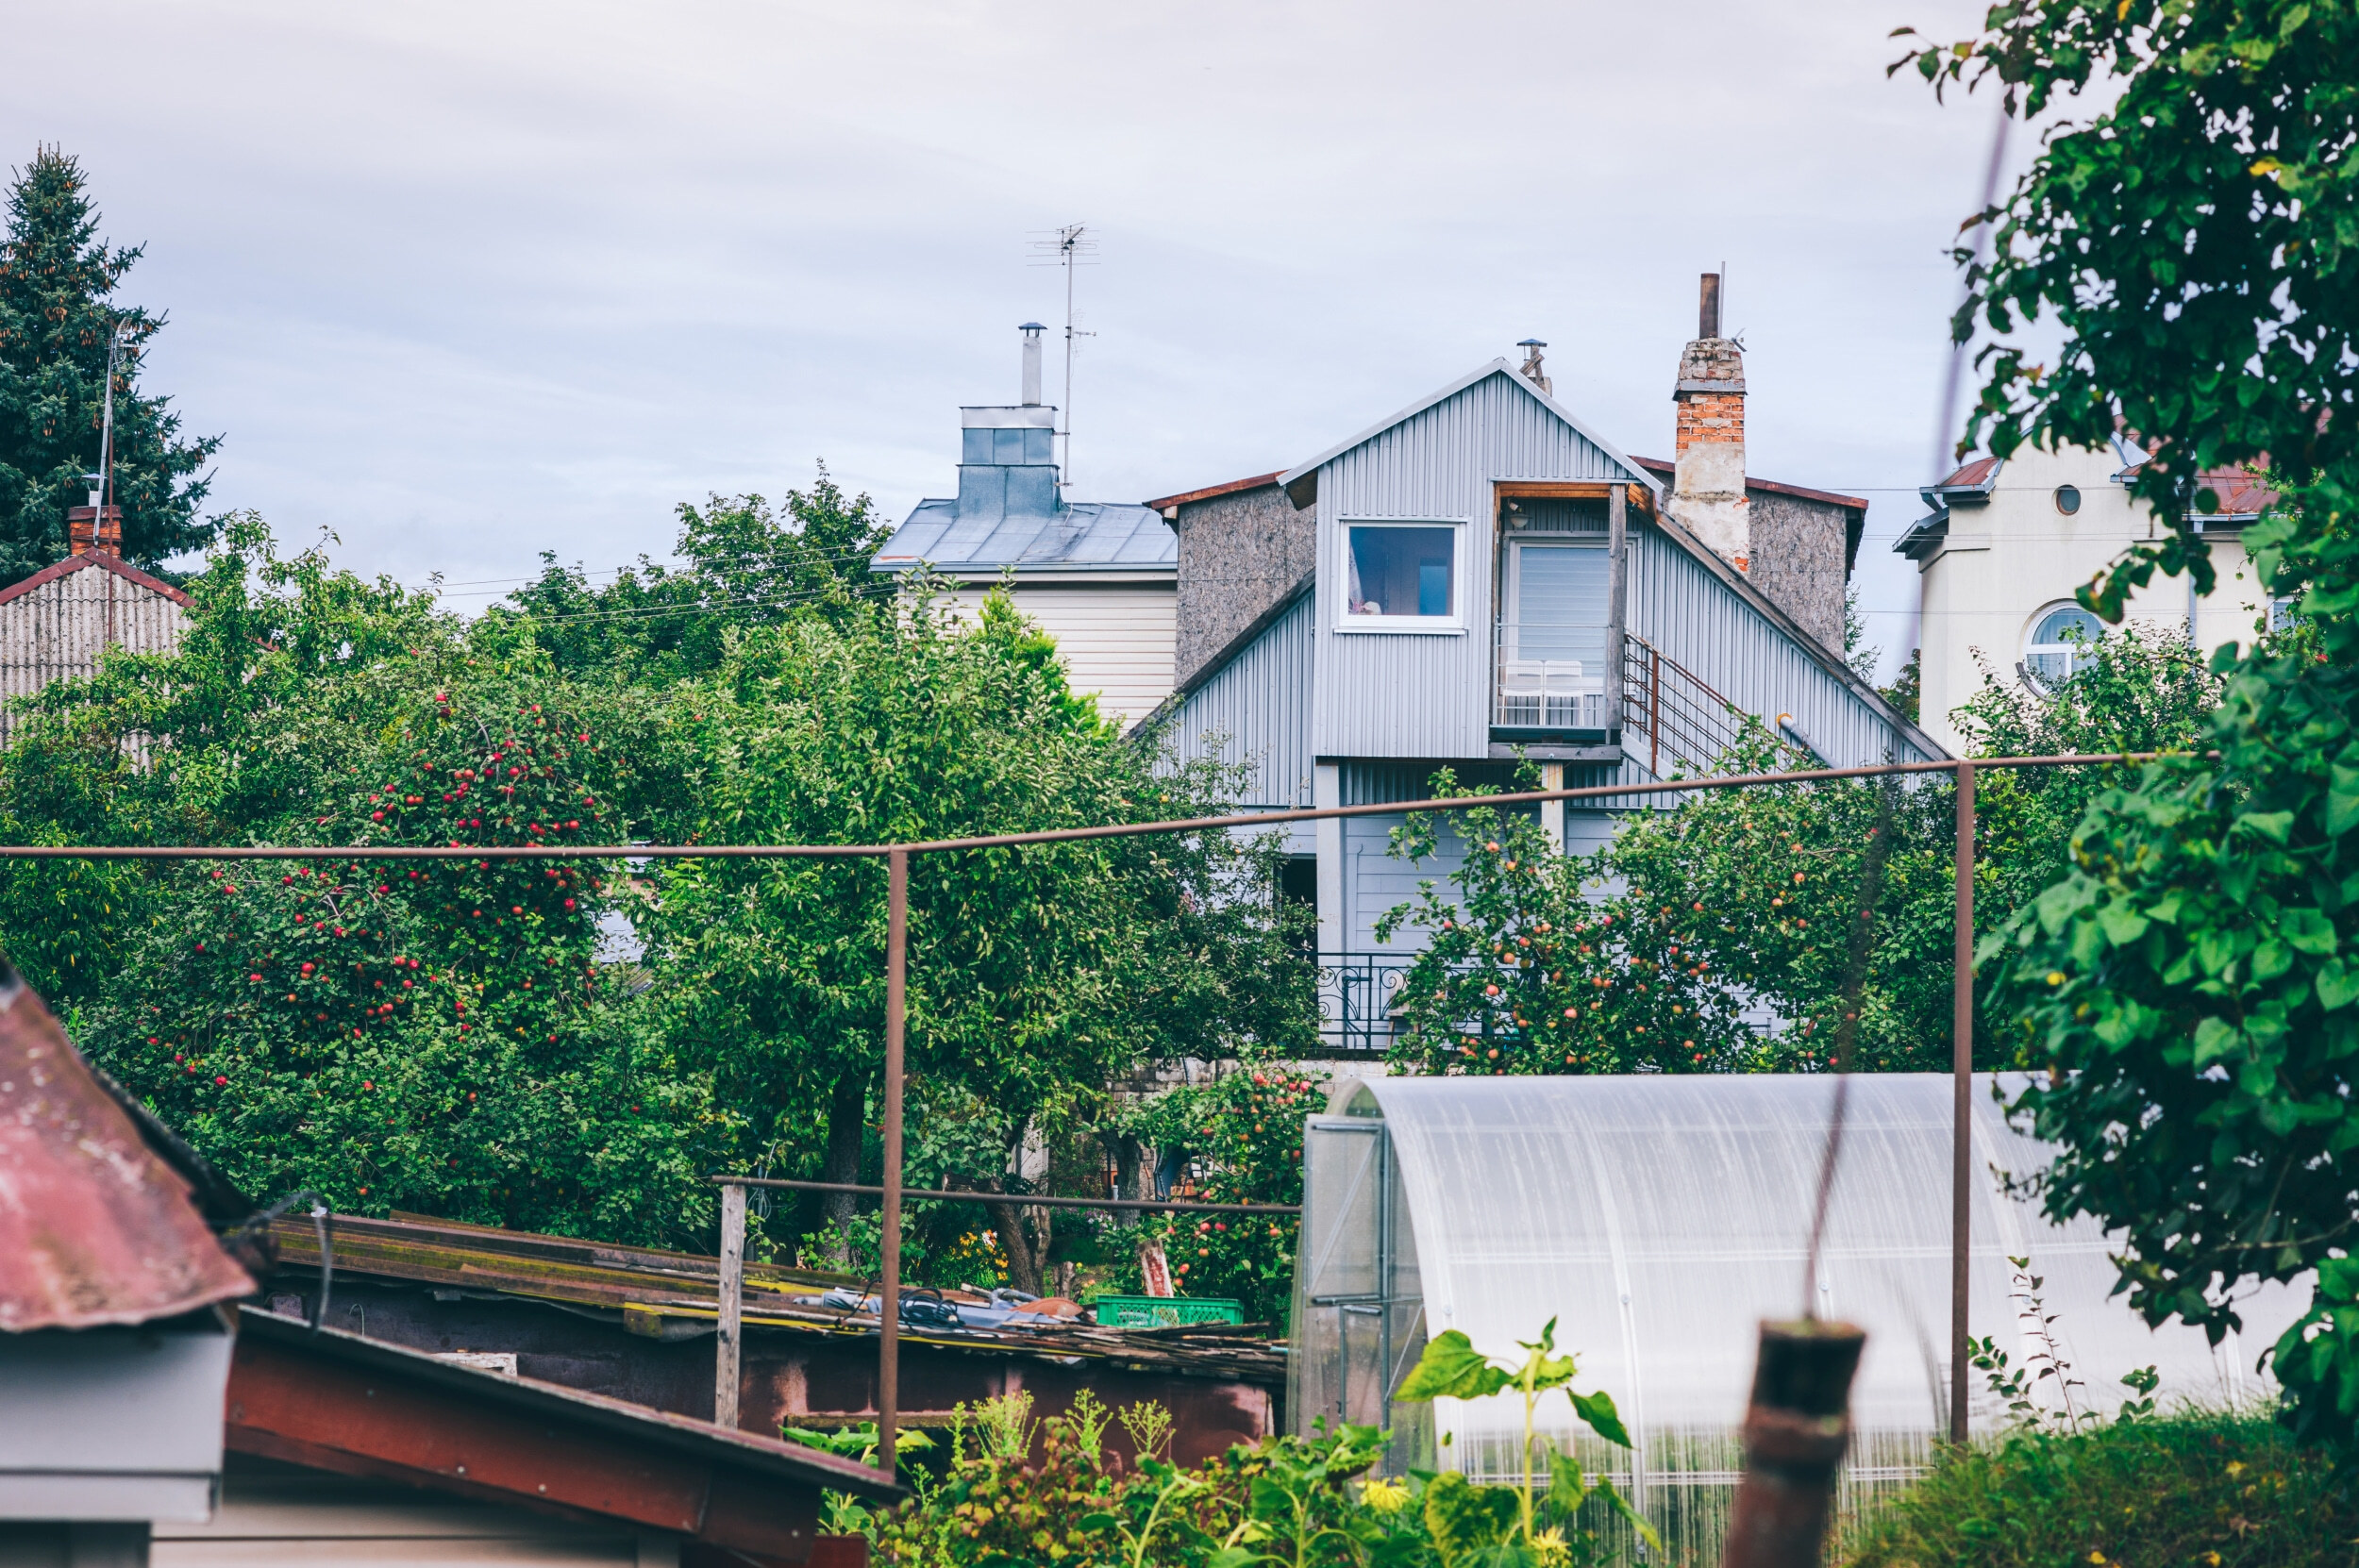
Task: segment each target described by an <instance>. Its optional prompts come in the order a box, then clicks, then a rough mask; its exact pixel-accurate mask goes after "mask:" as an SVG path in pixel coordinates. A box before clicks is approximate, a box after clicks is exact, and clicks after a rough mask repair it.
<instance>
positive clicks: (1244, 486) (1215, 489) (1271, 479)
mask: <svg viewBox="0 0 2359 1568" xmlns="http://www.w3.org/2000/svg"><path fill="white" fill-rule="evenodd" d="M1276 483H1278V473H1277V471H1275V470H1273V471H1272V472H1270V473H1267V474H1256V475H1252V476H1251V477H1249V478H1244V479H1231V480H1230V481H1229V482H1228V483H1226V484H1218V485H1206V486H1205V487H1204V488H1203V489H1201V490H1183V491H1181V492H1180V493H1179V494H1177V495H1159V496H1157V497H1156V498H1155V499H1154V500H1152V501H1149V502H1147V503H1146V505H1147V506H1148V507H1150V508H1151V509H1154V510H1156V511H1163V510H1165V509H1168V508H1172V507H1184V506H1186V505H1187V504H1188V503H1190V502H1191V501H1210V500H1213V499H1214V498H1215V497H1217V496H1222V495H1234V494H1236V493H1237V492H1240V491H1246V490H1260V489H1261V488H1263V486H1264V485H1274V484H1276Z"/></svg>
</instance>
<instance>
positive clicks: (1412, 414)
mask: <svg viewBox="0 0 2359 1568" xmlns="http://www.w3.org/2000/svg"><path fill="white" fill-rule="evenodd" d="M1492 375H1504V376H1506V377H1507V378H1508V380H1510V381H1512V382H1513V383H1514V384H1515V385H1516V386H1518V387H1520V388H1522V389H1523V391H1524V392H1526V393H1528V394H1529V395H1530V396H1531V398H1532V399H1533V400H1534V401H1536V402H1538V403H1539V404H1540V406H1541V407H1542V408H1544V409H1548V412H1550V413H1552V414H1554V415H1555V416H1556V417H1557V418H1559V419H1561V420H1563V421H1564V423H1565V424H1566V425H1571V426H1572V427H1573V428H1574V429H1575V430H1577V431H1579V432H1580V433H1581V437H1582V439H1583V440H1585V441H1587V442H1589V444H1590V445H1592V446H1595V447H1596V448H1597V449H1598V451H1600V452H1602V453H1604V454H1605V455H1606V456H1607V457H1609V458H1611V459H1614V461H1615V462H1616V463H1619V464H1620V465H1621V467H1622V471H1623V472H1624V473H1625V474H1628V475H1630V476H1631V478H1632V479H1634V480H1636V481H1637V482H1638V483H1640V484H1642V485H1644V486H1646V487H1647V488H1648V490H1650V491H1660V490H1661V489H1662V488H1663V487H1662V486H1660V485H1658V484H1657V483H1656V482H1655V481H1654V479H1653V478H1652V476H1650V475H1648V473H1647V472H1646V471H1645V470H1644V469H1643V468H1641V467H1640V466H1639V465H1638V463H1637V462H1636V461H1635V460H1634V459H1631V457H1630V455H1629V454H1628V453H1626V452H1624V451H1623V450H1622V449H1621V448H1620V447H1618V446H1616V445H1614V443H1613V442H1610V441H1608V440H1606V439H1605V438H1604V437H1603V436H1601V435H1599V434H1598V432H1597V431H1595V430H1593V429H1591V428H1590V427H1589V426H1588V425H1585V424H1583V423H1582V422H1581V420H1579V419H1576V418H1575V417H1574V416H1573V414H1572V412H1571V410H1569V409H1566V408H1565V407H1564V405H1563V404H1561V403H1559V402H1557V401H1556V400H1555V399H1554V398H1552V397H1549V396H1548V394H1547V393H1545V392H1542V391H1541V390H1540V389H1539V388H1537V387H1535V386H1533V385H1532V384H1531V381H1530V380H1528V379H1527V378H1525V377H1524V376H1523V375H1519V374H1517V372H1516V370H1515V367H1514V365H1511V364H1509V363H1508V362H1507V361H1506V360H1505V359H1493V360H1492V361H1491V362H1490V363H1488V364H1484V365H1478V366H1476V367H1475V368H1474V369H1473V370H1470V371H1468V372H1467V373H1466V374H1465V375H1462V376H1460V377H1459V378H1458V379H1457V380H1455V381H1452V382H1450V383H1449V384H1448V385H1447V386H1446V387H1440V388H1437V389H1435V390H1434V391H1432V392H1428V393H1427V394H1426V395H1425V396H1423V397H1421V398H1419V399H1417V400H1416V401H1415V402H1414V403H1412V404H1410V405H1409V406H1408V407H1407V408H1405V409H1401V410H1399V411H1398V412H1397V413H1395V414H1392V415H1389V416H1388V417H1386V418H1383V419H1380V420H1378V421H1377V422H1376V423H1375V424H1374V425H1369V426H1368V427H1367V428H1366V429H1364V430H1363V431H1361V432H1360V433H1359V434H1358V435H1356V436H1353V437H1351V438H1350V439H1349V440H1347V441H1340V442H1336V443H1335V444H1334V445H1332V446H1330V447H1329V448H1328V449H1327V450H1326V451H1324V452H1322V453H1320V454H1319V455H1318V456H1317V457H1315V458H1313V459H1310V460H1309V461H1307V462H1299V463H1297V464H1295V466H1294V467H1292V468H1290V469H1288V470H1286V471H1285V472H1284V473H1283V474H1280V475H1278V482H1279V483H1280V484H1281V485H1284V486H1286V487H1287V488H1288V489H1289V490H1291V489H1293V488H1294V486H1295V485H1296V484H1297V483H1298V482H1299V481H1300V480H1302V479H1304V478H1306V477H1308V476H1309V475H1312V474H1313V473H1315V472H1316V471H1318V470H1319V469H1322V468H1324V467H1326V466H1327V465H1328V464H1329V463H1330V462H1333V461H1334V460H1335V459H1337V458H1340V457H1342V456H1343V455H1344V454H1345V453H1347V452H1348V451H1350V450H1351V449H1352V448H1353V447H1355V446H1362V445H1365V444H1366V443H1367V442H1372V441H1374V440H1375V439H1376V438H1377V437H1379V436H1380V435H1382V434H1383V433H1384V432H1385V431H1387V430H1389V429H1391V428H1392V427H1393V426H1394V425H1400V424H1404V423H1406V422H1407V421H1409V420H1413V419H1414V418H1416V417H1417V416H1418V415H1419V414H1421V413H1423V412H1425V411H1426V410H1427V409H1430V408H1432V407H1433V406H1434V405H1435V404H1437V403H1441V402H1444V401H1446V400H1447V399H1449V398H1452V397H1456V396H1457V395H1458V394H1459V393H1460V392H1464V391H1465V390H1466V389H1467V388H1468V387H1471V386H1473V385H1474V384H1475V383H1476V382H1478V381H1481V380H1482V379H1484V378H1485V377H1487V376H1492Z"/></svg>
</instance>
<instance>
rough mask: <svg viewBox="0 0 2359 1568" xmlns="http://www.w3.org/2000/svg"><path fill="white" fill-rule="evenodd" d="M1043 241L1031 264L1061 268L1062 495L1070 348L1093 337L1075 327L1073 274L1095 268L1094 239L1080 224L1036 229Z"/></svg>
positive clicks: (1069, 461)
mask: <svg viewBox="0 0 2359 1568" xmlns="http://www.w3.org/2000/svg"><path fill="white" fill-rule="evenodd" d="M1035 232H1036V233H1040V234H1043V235H1045V236H1046V238H1043V239H1039V240H1035V241H1033V242H1032V263H1031V264H1032V265H1033V266H1035V267H1062V268H1063V269H1064V394H1063V396H1062V398H1060V399H1059V402H1060V403H1061V404H1062V408H1061V409H1060V410H1059V411H1060V412H1061V413H1062V415H1063V416H1064V429H1063V431H1062V435H1063V437H1064V464H1063V466H1062V468H1061V469H1060V470H1059V471H1058V474H1057V489H1058V491H1059V492H1061V493H1062V492H1063V491H1064V490H1065V489H1066V488H1067V487H1068V486H1070V485H1071V484H1072V483H1073V349H1074V341H1075V340H1076V339H1078V338H1095V337H1096V336H1097V334H1096V333H1095V332H1084V331H1082V330H1080V329H1079V327H1078V326H1076V325H1074V323H1075V321H1076V319H1077V318H1076V317H1075V315H1074V313H1073V272H1074V269H1075V268H1077V267H1094V266H1096V265H1097V263H1096V261H1093V260H1091V259H1090V258H1092V257H1094V256H1096V254H1097V237H1096V234H1095V233H1093V232H1092V231H1091V230H1090V228H1089V227H1088V226H1087V225H1083V224H1067V225H1064V226H1063V227H1062V228H1051V229H1041V230H1035Z"/></svg>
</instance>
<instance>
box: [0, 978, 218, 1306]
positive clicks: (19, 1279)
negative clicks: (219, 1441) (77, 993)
mask: <svg viewBox="0 0 2359 1568" xmlns="http://www.w3.org/2000/svg"><path fill="white" fill-rule="evenodd" d="M0 976H5V977H0V1330H5V1331H7V1332H10V1333H24V1332H26V1331H28V1330H30V1329H35V1328H90V1327H95V1326H99V1325H101V1324H137V1323H149V1322H153V1321H155V1320H156V1319H159V1318H169V1317H177V1316H179V1315H180V1314H182V1313H184V1312H191V1311H194V1310H195V1309H198V1308H200V1307H207V1306H210V1305H211V1304H212V1303H214V1302H217V1301H227V1300H230V1299H232V1298H234V1297H237V1296H242V1295H247V1294H250V1293H252V1292H253V1290H254V1281H253V1280H252V1279H250V1278H248V1277H247V1276H246V1273H245V1271H244V1270H243V1269H242V1268H240V1267H239V1266H238V1265H237V1264H236V1263H235V1262H234V1261H232V1260H231V1259H230V1258H229V1255H228V1254H227V1253H226V1252H224V1251H223V1250H222V1247H221V1243H219V1242H218V1241H216V1240H215V1239H214V1237H213V1233H212V1231H211V1230H210V1229H209V1228H208V1226H206V1224H205V1220H204V1217H203V1216H202V1215H201V1214H199V1213H198V1211H197V1208H196V1205H195V1203H194V1202H193V1201H192V1196H191V1188H190V1184H189V1182H188V1180H187V1178H185V1177H184V1176H181V1175H180V1174H179V1173H178V1172H177V1171H175V1170H174V1169H172V1167H171V1166H170V1165H168V1164H167V1163H165V1161H164V1160H162V1159H159V1158H158V1156H157V1155H156V1154H155V1153H154V1151H152V1150H151V1149H150V1148H149V1147H148V1144H147V1143H146V1141H145V1140H144V1139H142V1136H141V1133H140V1129H139V1127H138V1126H135V1125H134V1124H133V1122H132V1119H131V1117H130V1116H129V1115H127V1114H125V1111H124V1109H123V1108H122V1107H121V1106H120V1105H118V1104H116V1103H115V1101H114V1099H113V1097H112V1096H111V1095H109V1093H108V1092H107V1090H106V1088H105V1087H104V1086H103V1085H102V1084H101V1083H100V1082H99V1080H98V1078H97V1076H95V1075H94V1074H93V1073H92V1070H91V1068H90V1066H89V1064H88V1063H86V1062H84V1061H83V1060H82V1058H81V1054H80V1053H79V1052H77V1051H75V1048H74V1045H73V1043H72V1042H70V1041H68V1040H67V1039H66V1037H65V1031H64V1030H63V1029H61V1028H59V1026H58V1021H57V1019H55V1018H54V1017H52V1016H51V1015H50V1012H49V1009H47V1008H46V1007H44V1006H42V1000H41V998H40V997H39V996H37V995H35V994H34V993H33V992H32V990H31V988H29V987H27V986H26V985H25V983H24V982H23V981H22V980H20V979H18V978H17V976H16V975H15V974H14V973H13V972H11V971H5V970H0Z"/></svg>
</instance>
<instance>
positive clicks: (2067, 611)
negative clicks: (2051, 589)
mask: <svg viewBox="0 0 2359 1568" xmlns="http://www.w3.org/2000/svg"><path fill="white" fill-rule="evenodd" d="M2104 635H2105V624H2104V623H2103V622H2102V621H2100V620H2099V619H2098V618H2097V617H2096V616H2094V615H2091V614H2090V613H2089V612H2088V611H2087V610H2085V609H2082V608H2081V607H2080V606H2079V605H2071V604H2066V605H2056V606H2053V607H2052V608H2050V609H2045V610H2042V611H2041V612H2040V617H2039V620H2038V621H2037V622H2036V623H2034V624H2033V627H2032V638H2031V641H2030V642H2027V643H2026V644H2025V645H2024V648H2023V673H2024V674H2025V675H2027V676H2030V677H2031V678H2032V682H2033V684H2034V685H2036V686H2040V687H2043V688H2052V687H2055V686H2060V685H2062V684H2063V683H2064V682H2066V681H2067V680H2070V679H2071V678H2072V677H2073V676H2076V675H2078V674H2080V672H2082V671H2083V670H2085V669H2087V668H2088V667H2089V666H2090V665H2091V664H2093V663H2095V662H2096V661H2097V640H2098V639H2099V638H2100V637H2102V636H2104Z"/></svg>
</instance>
